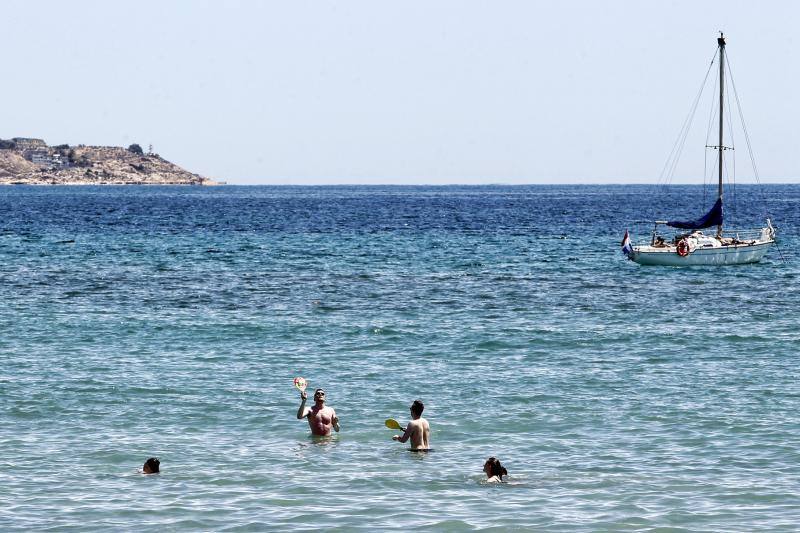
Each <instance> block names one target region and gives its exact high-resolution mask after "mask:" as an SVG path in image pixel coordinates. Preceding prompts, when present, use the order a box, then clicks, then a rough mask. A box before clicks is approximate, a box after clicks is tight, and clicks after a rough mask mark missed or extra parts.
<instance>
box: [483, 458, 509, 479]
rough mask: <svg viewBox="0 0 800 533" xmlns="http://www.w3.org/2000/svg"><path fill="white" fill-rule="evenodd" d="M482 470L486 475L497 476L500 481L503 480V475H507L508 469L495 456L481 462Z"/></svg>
mask: <svg viewBox="0 0 800 533" xmlns="http://www.w3.org/2000/svg"><path fill="white" fill-rule="evenodd" d="M483 471H484V472H486V476H487V477H493V476H497V477H498V478H500V481H502V480H503V476H507V475H508V470H506V469H505V467H504V466H503V465H501V464H500V460H499V459H497V458H496V457H489V458H488V459H486V462H485V463H483Z"/></svg>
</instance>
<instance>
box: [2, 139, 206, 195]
mask: <svg viewBox="0 0 800 533" xmlns="http://www.w3.org/2000/svg"><path fill="white" fill-rule="evenodd" d="M3 184H21V185H214V184H215V182H214V181H212V180H210V179H208V178H205V177H203V176H200V175H199V174H193V173H191V172H189V171H187V170H184V169H183V168H181V167H179V166H178V165H175V164H173V163H170V162H169V161H167V160H166V159H163V158H162V157H161V156H159V155H158V154H149V153H143V152H142V150H141V149H140V148H139V146H138V145H131V147H130V148H121V147H116V146H83V145H78V146H68V145H60V146H48V145H47V144H46V143H45V142H44V141H42V140H40V139H25V138H19V137H17V138H14V139H11V140H7V141H4V140H2V139H0V185H3Z"/></svg>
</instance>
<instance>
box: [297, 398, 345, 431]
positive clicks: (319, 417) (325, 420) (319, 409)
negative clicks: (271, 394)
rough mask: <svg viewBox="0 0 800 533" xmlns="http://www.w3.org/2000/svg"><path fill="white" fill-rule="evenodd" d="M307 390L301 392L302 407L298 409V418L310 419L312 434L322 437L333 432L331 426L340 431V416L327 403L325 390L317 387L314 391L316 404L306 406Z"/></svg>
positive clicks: (309, 424) (309, 425)
mask: <svg viewBox="0 0 800 533" xmlns="http://www.w3.org/2000/svg"><path fill="white" fill-rule="evenodd" d="M307 397H308V396H307V395H306V391H302V392H301V393H300V400H301V401H300V407H299V408H298V409H297V419H298V420H302V419H303V418H307V419H308V427H309V428H311V434H312V435H318V436H321V437H324V436H327V435H330V434H331V428H333V429H335V430H336V432H337V433H338V432H339V417H338V416H336V411H334V410H333V407H327V406H326V405H325V391H324V390H322V389H317V390H315V391H314V405H313V406H312V407H306V398H307Z"/></svg>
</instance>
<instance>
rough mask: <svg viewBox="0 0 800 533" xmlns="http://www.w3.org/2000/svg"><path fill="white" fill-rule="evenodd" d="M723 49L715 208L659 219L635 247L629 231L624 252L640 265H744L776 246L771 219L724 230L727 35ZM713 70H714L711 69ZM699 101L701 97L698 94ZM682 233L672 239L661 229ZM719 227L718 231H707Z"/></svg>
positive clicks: (720, 44) (720, 41)
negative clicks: (690, 217) (690, 216)
mask: <svg viewBox="0 0 800 533" xmlns="http://www.w3.org/2000/svg"><path fill="white" fill-rule="evenodd" d="M717 45H718V47H719V49H718V54H719V143H718V144H717V145H715V146H707V148H712V149H716V150H717V154H718V158H717V159H718V161H717V166H718V173H719V175H718V177H719V179H718V185H717V197H716V201H715V202H714V205H713V206H712V207H711V209H710V210H709V211H708V212H707V213H706V214H705V215H703V216H702V217H700V218H698V219H696V220H656V221H655V226H654V228H653V232H652V235H651V236H650V240H649V242H647V243H645V244H632V243H631V240H630V236H629V234H628V231H627V230H626V231H625V236H624V238H623V240H622V252H623V253H624V254H625V255H627V256H628V259H630V260H631V261H635V262H636V263H639V264H640V265H666V266H695V265H740V264H745V263H756V262H758V261H760V260H761V259H762V258H763V257H764V255H765V254H766V253H767V250H769V248H770V246H772V245H773V244H774V243H775V235H776V232H775V228H774V227H773V226H772V222H771V221H770V219H769V218H767V220H766V225H765V226H764V227H762V228H757V229H748V230H736V231H733V232H730V231H729V232H725V231H723V220H724V216H723V214H724V210H723V187H722V170H723V168H724V161H723V152H725V151H726V150H730V149H731V147H727V146H724V144H723V128H724V120H723V111H724V107H725V36H724V35H723V34H722V33H720V36H719V38H717ZM709 70H710V67H709ZM698 98H699V95H698ZM662 226H667V227H671V228H674V229H676V230H678V231H677V232H676V234H675V235H673V236H672V237H671V238H669V237H667V236H665V235H663V234H662V233H661V231H660V230H661V227H662ZM715 226H716V231H713V230H712V231H711V232H708V233H707V232H704V231H703V230H706V231H707V230H708V228H713V227H715Z"/></svg>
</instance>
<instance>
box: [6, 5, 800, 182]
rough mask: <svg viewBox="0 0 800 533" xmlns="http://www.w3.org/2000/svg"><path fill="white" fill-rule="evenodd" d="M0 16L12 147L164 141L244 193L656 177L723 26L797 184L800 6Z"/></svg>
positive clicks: (745, 101) (329, 8)
mask: <svg viewBox="0 0 800 533" xmlns="http://www.w3.org/2000/svg"><path fill="white" fill-rule="evenodd" d="M0 8H1V9H0V43H2V49H3V57H2V65H3V69H2V71H3V74H4V75H3V76H2V79H0V138H10V137H15V136H29V137H41V138H44V139H45V140H46V141H47V142H48V143H50V144H60V143H68V144H80V143H82V144H99V145H123V146H127V145H129V144H131V143H134V142H136V143H139V144H141V145H142V146H143V147H144V148H145V149H146V148H147V145H148V144H150V143H152V144H153V145H154V149H155V151H156V152H158V153H160V154H161V155H162V156H163V157H165V158H166V159H169V160H171V161H173V162H176V163H178V164H180V165H182V166H184V167H186V168H187V169H189V170H191V171H193V172H197V173H200V174H203V175H207V176H210V177H212V178H216V179H220V180H227V181H228V182H229V183H281V184H311V183H408V184H411V183H576V182H582V183H621V182H655V181H656V179H657V178H658V175H659V173H660V171H661V168H662V166H663V164H664V161H665V159H666V157H667V155H668V154H669V151H670V149H671V147H672V144H673V142H674V140H675V138H676V136H677V133H678V131H679V129H680V127H681V124H682V122H683V120H684V117H685V116H686V114H687V112H688V110H689V108H690V106H691V103H692V100H693V99H694V96H695V94H696V93H697V91H698V89H699V87H700V83H701V81H702V79H703V76H704V75H705V73H706V70H707V68H708V64H709V61H710V60H711V58H712V56H713V54H714V51H715V48H716V37H717V31H718V30H723V31H724V32H725V34H726V36H727V38H728V48H727V49H728V54H729V60H730V63H731V67H732V69H733V74H734V79H735V81H736V85H737V89H738V92H739V96H740V99H741V102H742V107H743V110H744V113H745V119H746V120H747V126H748V129H749V132H750V137H751V140H752V142H753V148H754V150H755V154H756V158H757V163H758V168H759V171H760V174H761V178H762V181H764V182H769V181H781V182H796V181H800V178H798V177H799V176H800V132H799V131H798V127H797V121H798V118H799V117H800V99H799V98H798V96H797V95H798V81H800V60H798V50H797V44H798V39H797V37H796V32H797V31H798V23H800V3H798V2H791V1H788V0H787V1H785V2H769V1H766V2H753V1H750V2H737V1H731V0H726V1H721V2H716V1H714V2H712V1H696V0H695V1H676V2H667V1H659V2H655V1H653V2H647V1H614V2H608V1H605V2H604V1H586V2H577V1H560V2H555V1H549V2H543V1H542V2H537V1H491V2H489V1H482V2H477V1H455V0H454V1H435V0H428V1H420V2H417V1H405V2H381V1H376V0H370V1H350V2H345V1H342V2H324V1H297V0H286V1H284V2H267V1H264V2H258V1H255V0H252V1H239V2H235V1H226V2H221V1H215V2H201V1H191V2H190V1H180V2H179V1H168V0H167V1H164V0H159V1H152V2H150V1H137V2H106V1H103V2H99V1H98V2H90V1H80V0H71V1H69V2H62V1H58V2H56V1H37V2H30V1H3V2H2V5H1V6H0ZM709 103H710V99H709V98H704V102H703V104H701V105H702V107H701V108H700V111H699V112H698V115H697V118H696V124H695V125H696V126H697V127H696V128H695V130H697V135H698V136H697V137H696V138H694V137H690V139H689V141H688V144H687V147H686V149H685V152H684V153H685V157H684V159H683V164H682V165H681V166H680V167H678V173H677V175H676V180H675V181H687V180H688V181H691V180H693V179H696V177H697V176H699V177H700V178H702V175H703V153H704V148H703V145H704V139H705V134H706V124H707V122H708V118H709V115H708V106H707V104H709ZM736 147H737V153H738V157H737V160H736V164H737V177H736V179H737V182H746V181H751V180H752V173H751V172H749V171H748V168H749V159H748V157H747V151H746V147H745V145H744V142H743V139H742V138H741V137H740V138H737V139H736Z"/></svg>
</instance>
